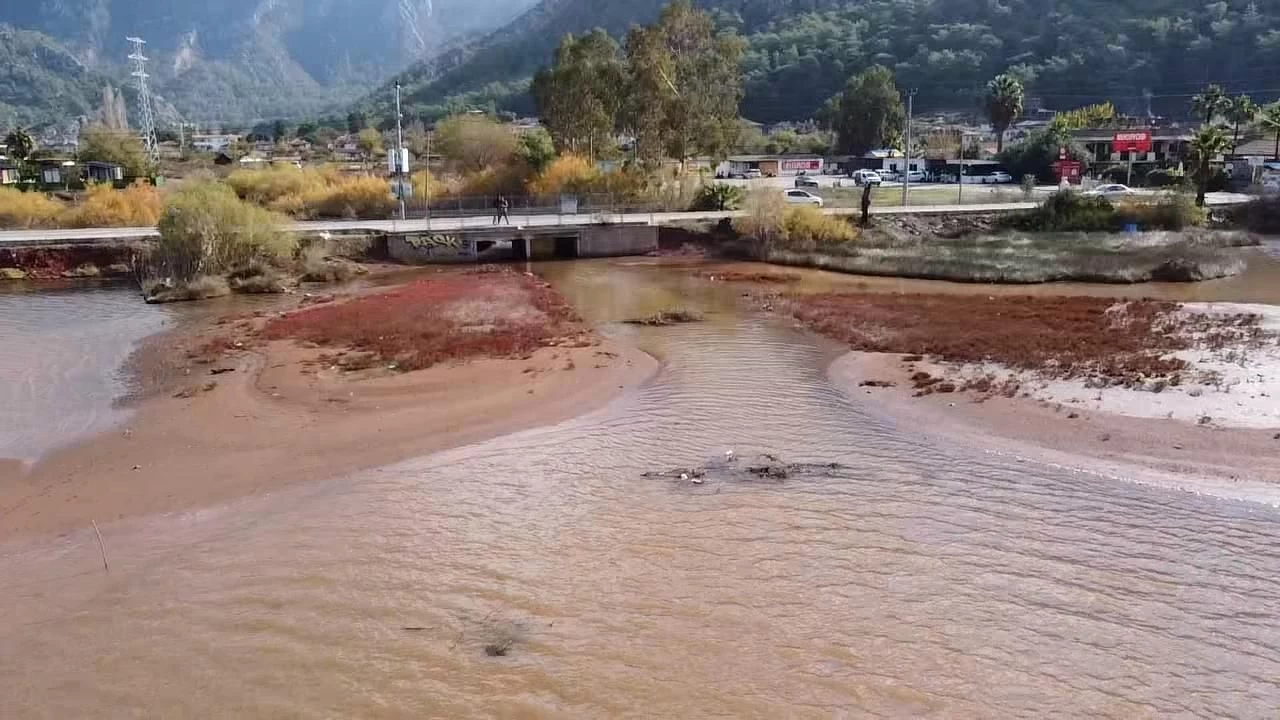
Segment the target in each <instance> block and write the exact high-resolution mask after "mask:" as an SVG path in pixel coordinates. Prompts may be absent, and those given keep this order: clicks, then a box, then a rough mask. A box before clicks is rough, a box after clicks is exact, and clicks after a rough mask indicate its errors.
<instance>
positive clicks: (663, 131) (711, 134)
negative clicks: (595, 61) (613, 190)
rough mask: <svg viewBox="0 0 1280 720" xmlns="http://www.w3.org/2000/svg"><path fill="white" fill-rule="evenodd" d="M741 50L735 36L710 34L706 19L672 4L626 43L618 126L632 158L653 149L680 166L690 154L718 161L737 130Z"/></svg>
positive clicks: (682, 1) (677, 1)
mask: <svg viewBox="0 0 1280 720" xmlns="http://www.w3.org/2000/svg"><path fill="white" fill-rule="evenodd" d="M744 49H745V45H744V44H743V41H742V40H741V39H740V38H738V37H737V36H736V35H732V34H719V35H718V34H716V29H715V25H714V23H713V22H712V20H711V16H710V15H708V14H707V13H705V12H702V11H700V10H695V9H694V7H693V5H692V4H691V3H690V2H689V0H674V2H672V3H670V4H669V5H667V6H666V7H664V8H663V9H662V13H661V15H660V16H659V18H658V22H657V24H655V25H652V26H649V27H645V28H635V29H633V30H632V31H631V34H630V36H629V37H628V38H627V63H628V81H629V82H628V99H629V100H630V103H629V105H628V111H627V115H626V122H625V123H624V124H625V125H627V126H628V127H629V128H631V129H632V132H633V133H634V134H635V136H636V138H637V142H638V145H639V148H638V151H637V152H638V154H642V155H643V156H645V157H646V158H652V157H654V155H655V150H656V148H655V147H654V145H655V144H657V145H659V146H660V147H661V150H662V151H663V152H665V153H666V155H667V156H668V157H671V158H675V159H678V160H680V161H681V162H682V163H683V162H684V160H686V159H687V158H689V157H692V156H693V155H695V154H706V155H711V156H713V157H715V156H720V155H723V154H724V153H726V152H727V151H728V149H729V148H730V147H731V146H732V145H733V142H734V140H735V139H736V135H737V130H738V103H739V101H740V100H741V99H742V77H741V74H740V73H739V70H738V63H739V61H740V60H741V58H742V53H743V51H744Z"/></svg>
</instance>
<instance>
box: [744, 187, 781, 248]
mask: <svg viewBox="0 0 1280 720" xmlns="http://www.w3.org/2000/svg"><path fill="white" fill-rule="evenodd" d="M745 210H746V214H745V215H743V216H742V217H740V218H737V219H735V220H734V221H733V229H734V230H737V231H738V234H739V235H742V236H743V237H747V238H750V239H751V242H752V246H751V250H750V252H751V254H752V255H753V256H755V257H757V258H763V257H766V256H768V254H769V251H770V250H772V249H773V247H774V246H775V245H777V244H779V243H781V242H782V241H784V240H785V239H786V234H787V229H786V224H785V223H786V214H787V203H786V200H784V199H783V197H782V194H781V193H779V192H776V191H774V192H770V191H768V190H759V191H756V192H753V193H751V194H750V195H748V196H747V202H746V207H745Z"/></svg>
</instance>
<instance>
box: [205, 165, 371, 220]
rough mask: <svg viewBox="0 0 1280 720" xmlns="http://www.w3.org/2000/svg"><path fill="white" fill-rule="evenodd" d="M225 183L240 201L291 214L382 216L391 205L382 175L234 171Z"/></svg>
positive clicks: (270, 169)
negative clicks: (380, 176) (379, 176)
mask: <svg viewBox="0 0 1280 720" xmlns="http://www.w3.org/2000/svg"><path fill="white" fill-rule="evenodd" d="M226 183H227V185H229V186H231V189H232V190H235V192H236V195H238V196H239V197H240V198H241V199H242V200H247V201H249V202H251V203H254V204H256V205H261V206H262V207H265V208H267V209H269V210H272V211H274V212H278V213H282V214H286V215H290V216H292V217H331V218H383V217H387V216H389V215H390V214H391V211H392V210H393V209H394V208H395V198H394V197H393V196H392V194H391V186H390V185H389V184H388V183H387V182H386V181H385V180H383V179H382V178H378V177H373V176H368V175H344V174H342V173H339V172H337V171H336V170H333V169H331V168H310V167H308V168H296V167H293V166H291V165H278V166H272V167H268V168H263V169H261V170H237V171H236V172H233V173H231V174H230V175H229V176H227V179H226Z"/></svg>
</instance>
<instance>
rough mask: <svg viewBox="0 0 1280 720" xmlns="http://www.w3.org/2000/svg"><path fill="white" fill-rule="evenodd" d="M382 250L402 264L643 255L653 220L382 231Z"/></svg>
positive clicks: (653, 240) (651, 243) (652, 241)
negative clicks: (647, 222) (383, 233)
mask: <svg viewBox="0 0 1280 720" xmlns="http://www.w3.org/2000/svg"><path fill="white" fill-rule="evenodd" d="M386 239H387V254H388V255H389V256H390V257H391V259H393V260H397V261H399V262H403V263H407V264H411V265H413V264H423V263H449V262H500V261H506V260H553V259H572V258H591V257H615V256H620V255H644V254H646V253H649V252H653V251H654V250H657V249H658V226H657V225H647V224H646V225H639V224H631V225H627V224H619V225H561V226H534V227H529V228H517V227H505V226H503V227H491V228H480V229H457V230H431V231H408V232H406V231H400V232H388V233H386Z"/></svg>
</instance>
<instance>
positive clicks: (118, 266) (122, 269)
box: [103, 263, 133, 276]
mask: <svg viewBox="0 0 1280 720" xmlns="http://www.w3.org/2000/svg"><path fill="white" fill-rule="evenodd" d="M132 272H133V268H131V267H129V263H113V264H111V265H108V266H107V269H106V271H104V273H103V274H104V275H115V276H120V275H129V274H131V273H132Z"/></svg>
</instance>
